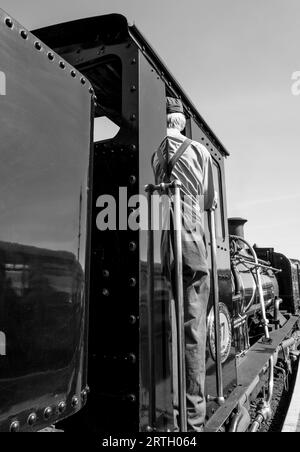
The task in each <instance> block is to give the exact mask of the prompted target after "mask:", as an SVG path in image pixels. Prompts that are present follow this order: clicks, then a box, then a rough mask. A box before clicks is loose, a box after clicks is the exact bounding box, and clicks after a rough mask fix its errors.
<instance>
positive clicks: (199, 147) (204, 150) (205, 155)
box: [191, 140, 210, 159]
mask: <svg viewBox="0 0 300 452" xmlns="http://www.w3.org/2000/svg"><path fill="white" fill-rule="evenodd" d="M191 146H192V147H193V148H195V149H196V150H197V151H198V153H199V154H200V155H201V156H202V157H203V158H205V159H208V158H210V152H209V151H208V149H207V148H206V147H205V146H204V145H203V144H201V143H199V142H198V141H195V140H192V142H191Z"/></svg>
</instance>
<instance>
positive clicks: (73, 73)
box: [71, 69, 76, 77]
mask: <svg viewBox="0 0 300 452" xmlns="http://www.w3.org/2000/svg"><path fill="white" fill-rule="evenodd" d="M71 75H72V77H76V71H74V69H72V71H71Z"/></svg>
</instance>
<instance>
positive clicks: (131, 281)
mask: <svg viewBox="0 0 300 452" xmlns="http://www.w3.org/2000/svg"><path fill="white" fill-rule="evenodd" d="M129 286H130V287H135V286H136V279H135V278H130V280H129Z"/></svg>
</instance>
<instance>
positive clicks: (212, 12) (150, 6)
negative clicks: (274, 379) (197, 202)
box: [0, 0, 300, 258]
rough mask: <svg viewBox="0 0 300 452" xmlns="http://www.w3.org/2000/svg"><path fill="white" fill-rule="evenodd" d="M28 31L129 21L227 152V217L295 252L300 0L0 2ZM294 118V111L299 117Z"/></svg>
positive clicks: (264, 241)
mask: <svg viewBox="0 0 300 452" xmlns="http://www.w3.org/2000/svg"><path fill="white" fill-rule="evenodd" d="M0 7H1V8H2V9H4V10H5V11H6V12H8V13H9V14H10V15H11V16H13V17H14V18H15V19H17V20H18V21H19V22H21V23H22V24H23V25H24V26H25V27H27V28H29V29H34V28H40V27H43V26H46V25H50V24H54V23H59V22H65V21H69V20H73V19H78V18H82V17H89V16H95V15H102V14H107V13H121V14H124V15H125V16H126V17H127V19H128V21H129V22H130V23H135V24H136V25H137V26H138V28H139V29H140V30H141V31H142V33H143V34H144V36H145V37H146V38H147V40H148V41H149V42H150V43H151V45H152V46H153V47H154V48H155V49H156V51H157V52H158V54H159V55H160V57H161V58H162V59H163V60H164V61H165V63H166V65H167V67H168V68H169V69H170V71H171V72H172V73H173V75H174V76H175V78H176V79H177V80H178V81H179V83H180V84H181V85H182V87H183V88H184V90H185V91H186V93H187V94H188V95H189V97H190V98H191V100H192V101H193V103H194V104H195V105H196V107H197V108H198V110H199V112H200V114H201V115H202V116H203V117H204V119H205V120H206V122H207V123H208V124H209V126H210V127H211V128H212V129H213V131H214V132H215V133H216V135H217V136H218V137H219V138H220V139H221V141H222V143H223V144H224V146H225V147H226V149H227V150H228V151H229V152H230V157H229V158H228V159H227V160H226V185H227V205H228V215H229V216H242V217H244V218H247V219H248V223H247V224H246V226H245V236H246V238H247V239H249V241H250V242H251V243H256V244H257V245H258V246H272V247H274V248H275V249H276V250H277V251H279V252H282V253H284V254H286V255H288V256H290V257H294V258H300V235H299V230H300V211H299V204H300V178H299V164H300V157H299V154H300V127H299V118H300V95H293V94H292V84H293V81H292V74H293V73H295V72H296V71H300V52H299V43H300V26H299V25H300V24H299V22H300V1H299V0H251V1H250V0H185V1H181V2H179V1H178V0H177V1H176V2H175V1H171V0H151V1H150V0H85V1H82V0H77V1H76V0H72V1H71V0H51V2H50V1H48V0H47V1H46V0H26V1H24V0H0ZM297 118H298V119H297Z"/></svg>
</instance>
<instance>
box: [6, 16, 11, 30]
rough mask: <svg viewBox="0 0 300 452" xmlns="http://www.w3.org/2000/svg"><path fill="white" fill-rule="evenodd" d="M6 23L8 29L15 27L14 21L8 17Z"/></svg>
mask: <svg viewBox="0 0 300 452" xmlns="http://www.w3.org/2000/svg"><path fill="white" fill-rule="evenodd" d="M5 23H6V25H7V26H8V28H12V27H13V21H12V20H11V18H10V17H7V18H6V19H5Z"/></svg>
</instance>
